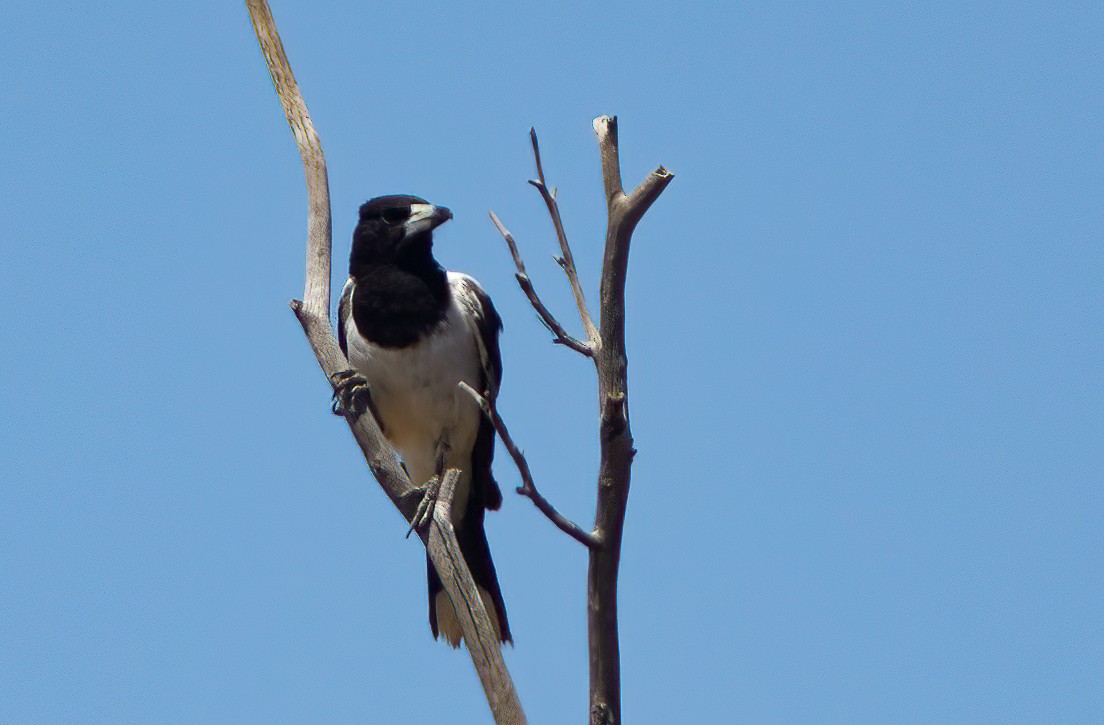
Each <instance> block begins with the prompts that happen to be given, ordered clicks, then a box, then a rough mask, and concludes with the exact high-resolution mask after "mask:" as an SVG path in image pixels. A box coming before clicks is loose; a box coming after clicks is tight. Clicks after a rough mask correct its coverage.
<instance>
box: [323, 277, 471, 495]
mask: <svg viewBox="0 0 1104 725" xmlns="http://www.w3.org/2000/svg"><path fill="white" fill-rule="evenodd" d="M345 326H346V327H345V329H346V339H347V341H348V355H349V362H350V363H351V364H352V366H353V367H354V368H355V369H356V370H357V371H358V372H360V373H361V374H362V375H364V376H365V377H366V378H367V379H368V384H369V387H370V389H371V393H372V402H373V404H374V405H375V406H376V410H377V411H378V412H379V417H380V419H381V421H380V422H381V423H382V424H383V427H384V429H385V431H386V432H387V437H388V438H389V439H390V440H391V442H392V444H393V445H394V446H395V447H396V448H397V449H398V450H399V453H400V454H402V457H403V460H404V462H405V463H406V465H407V468H408V470H409V471H410V475H411V478H412V479H413V480H414V483H415V484H422V483H424V482H425V481H427V480H428V479H429V478H430V477H432V476H433V474H434V473H435V470H434V469H435V464H436V460H435V450H436V445H437V442H438V441H439V440H444V441H445V442H447V444H448V447H449V449H450V451H451V452H450V455H449V456H448V458H447V459H446V464H447V465H448V466H450V467H452V466H455V467H459V468H462V469H464V470H467V469H468V468H470V457H471V449H472V446H474V445H475V436H476V433H477V431H478V429H479V416H480V415H481V414H480V412H479V408H478V406H476V404H475V402H474V401H473V400H472V399H471V398H470V397H469V396H468V395H467V394H466V393H465V392H464V391H463V390H461V389H460V388H459V387H458V383H459V382H460V381H461V380H463V381H464V382H466V383H468V384H469V385H471V386H472V387H474V388H476V389H477V390H478V389H479V382H480V377H481V366H480V358H479V350H478V347H477V343H476V342H475V339H474V338H473V336H472V332H471V328H470V327H469V326H468V324H467V322H466V321H465V319H464V317H463V310H462V309H461V307H460V306H459V305H458V304H457V303H456V300H455V299H453V300H452V301H451V303H450V306H449V309H448V311H447V313H446V315H445V319H444V320H443V321H442V322H441V323H440V324H439V325H438V326H437V328H436V329H435V330H434V331H433V332H432V333H431V334H430V335H428V336H427V337H426V338H425V339H423V340H421V341H420V342H417V343H415V344H413V345H411V346H409V347H405V348H400V349H389V348H384V347H380V346H378V345H376V344H374V343H372V342H369V341H368V340H366V339H365V338H364V337H362V336H361V335H360V333H359V331H358V330H357V329H356V322H355V321H354V320H353V319H352V315H349V316H348V317H347V318H346V320H345Z"/></svg>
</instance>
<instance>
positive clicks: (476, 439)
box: [334, 196, 512, 647]
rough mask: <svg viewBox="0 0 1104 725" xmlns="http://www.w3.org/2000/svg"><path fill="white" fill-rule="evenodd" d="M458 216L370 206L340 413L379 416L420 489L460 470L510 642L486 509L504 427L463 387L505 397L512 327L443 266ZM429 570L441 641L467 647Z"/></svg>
mask: <svg viewBox="0 0 1104 725" xmlns="http://www.w3.org/2000/svg"><path fill="white" fill-rule="evenodd" d="M451 218H452V213H451V212H450V211H449V210H448V209H446V208H444V207H440V206H433V205H432V204H429V203H428V202H426V201H425V200H424V199H420V198H418V197H416V196H381V197H377V198H375V199H372V200H370V201H368V202H367V203H365V204H364V205H362V206H361V207H360V221H359V222H358V223H357V226H356V230H355V231H354V232H353V247H352V253H351V254H350V256H349V281H348V282H346V283H345V287H344V289H343V290H342V293H341V301H340V303H339V305H338V327H337V331H338V341H339V343H340V344H341V350H342V351H343V352H344V353H345V356H346V357H347V358H348V359H349V363H350V364H351V365H352V367H353V370H352V371H349V372H347V373H344V374H339V375H340V376H341V377H340V378H339V379H338V381H337V385H336V386H335V392H334V412H335V413H339V414H340V413H344V412H345V411H348V410H354V411H357V412H363V411H364V410H365V409H367V410H370V411H371V412H372V414H373V415H374V416H375V418H376V420H377V422H378V423H379V425H380V429H381V430H382V431H383V433H384V435H386V436H387V438H388V440H390V441H391V443H392V444H393V445H394V446H395V448H396V449H397V450H398V451H399V454H400V455H401V456H402V459H403V463H404V464H405V466H406V470H407V472H408V473H409V474H410V478H411V481H412V482H413V483H414V484H415V485H416V486H427V485H428V484H430V482H431V481H434V480H439V477H440V476H441V475H442V474H443V473H444V471H445V470H447V469H449V468H457V469H459V470H460V471H461V475H460V478H459V481H458V482H457V484H456V488H455V493H454V497H453V502H452V520H453V524H454V526H455V528H456V537H457V539H458V541H459V543H460V550H461V552H462V553H463V555H464V560H465V561H466V562H467V564H468V568H470V569H471V572H472V577H473V578H474V579H475V583H476V585H477V586H478V588H479V592H480V595H481V596H482V598H483V604H484V606H486V608H487V612H488V614H490V619H491V622H492V624H493V625H494V626H495V634H496V635H497V636H498V639H499V640H500V641H502V642H509V641H512V639H511V636H510V626H509V624H508V622H507V620H506V608H505V606H504V604H503V601H502V592H501V590H500V589H499V586H498V577H497V575H496V574H495V568H494V563H493V562H492V561H491V551H490V547H489V546H488V544H487V536H486V534H485V532H484V530H483V514H484V512H485V511H486V510H488V509H489V510H491V511H494V510H497V509H498V508H499V506H501V504H502V493H501V491H500V490H499V488H498V484H497V483H495V480H494V478H493V477H492V476H491V460H492V458H493V457H494V435H495V433H494V427H493V425H492V424H491V423H490V422H489V421H488V420H487V419H486V418H485V417H484V416H483V415H482V413H481V411H480V410H479V406H478V405H477V403H476V402H475V400H474V399H473V398H472V397H471V396H470V395H468V394H467V393H466V392H465V391H464V390H462V389H461V388H460V387H459V383H460V382H464V383H467V384H468V385H469V386H471V387H472V388H474V389H475V390H477V391H480V392H482V393H483V395H484V396H485V397H486V398H487V400H489V401H493V400H494V398H495V396H496V395H497V393H498V386H499V382H500V381H501V379H502V359H501V356H500V353H499V346H498V335H499V332H500V331H501V330H502V322H501V320H500V319H499V317H498V313H497V312H495V308H494V306H493V305H492V304H491V299H490V297H488V296H487V293H486V292H484V291H483V288H482V287H480V286H479V283H478V282H476V281H475V280H474V279H472V278H471V277H469V276H467V275H465V274H459V273H457V272H447V271H445V270H444V269H443V268H442V267H441V266H440V265H439V264H438V263H437V260H436V259H434V257H433V230H434V229H436V228H437V227H438V226H440V225H441V224H443V223H445V222H446V221H448V220H449V219H451ZM435 477H436V479H435ZM426 568H427V571H428V578H429V624H430V627H431V628H432V630H433V636H434V638H437V637H438V636H439V635H443V636H444V638H445V640H446V641H447V642H448V643H449V644H451V645H452V646H453V647H458V646H459V645H460V639H461V635H460V624H459V621H458V620H457V617H456V612H455V611H454V610H453V607H452V603H451V602H450V601H449V598H448V596H447V595H446V594H445V592H444V590H443V589H442V587H441V581H440V579H439V578H438V576H437V572H436V570H435V569H434V568H433V565H432V563H430V562H429V561H428V557H427V561H426Z"/></svg>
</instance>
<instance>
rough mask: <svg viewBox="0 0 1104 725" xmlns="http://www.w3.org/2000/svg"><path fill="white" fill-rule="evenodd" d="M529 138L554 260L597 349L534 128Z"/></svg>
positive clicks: (598, 339)
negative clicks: (555, 246)
mask: <svg viewBox="0 0 1104 725" xmlns="http://www.w3.org/2000/svg"><path fill="white" fill-rule="evenodd" d="M529 140H530V141H531V142H532V144H533V159H534V160H535V161H536V164H537V178H536V179H535V180H534V179H530V180H529V183H530V184H532V185H533V187H534V188H535V189H536V190H537V191H539V192H540V195H541V198H542V199H544V205H545V206H546V207H548V216H550V217H552V226H553V227H554V228H555V230H556V239H557V240H558V241H559V243H560V255H561V256H560V257H559V258H558V259H557V260H556V261H557V262H558V263H559V265H560V268H561V269H563V271H564V274H566V275H567V281H568V283H569V284H570V285H571V292H572V294H574V295H575V306H576V307H578V308H579V319H580V320H582V322H583V329H584V330H586V334H587V341H588V343H589V347H590V349H591V350H597V349H598V348H599V347H601V345H602V338H601V337H600V336H599V335H598V328H597V327H595V326H594V320H592V319H591V318H590V311H589V310H588V309H587V303H586V296H585V295H584V294H583V287H582V285H580V284H579V273H578V272H577V271H576V269H575V257H574V256H572V254H571V245H569V244H568V243H567V233H566V232H564V227H563V219H561V218H560V205H559V204H558V203H557V202H556V191H555V189H553V190H551V191H549V189H548V185H547V184H546V183H545V181H544V165H543V164H542V163H541V156H540V145H539V144H538V143H537V130H536V129H535V128H530V129H529Z"/></svg>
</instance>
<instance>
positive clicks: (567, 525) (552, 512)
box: [460, 381, 602, 548]
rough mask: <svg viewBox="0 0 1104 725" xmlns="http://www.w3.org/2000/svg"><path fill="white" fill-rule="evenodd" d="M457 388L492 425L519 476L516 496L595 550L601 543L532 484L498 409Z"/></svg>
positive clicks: (467, 388) (526, 463)
mask: <svg viewBox="0 0 1104 725" xmlns="http://www.w3.org/2000/svg"><path fill="white" fill-rule="evenodd" d="M460 387H461V388H463V389H464V390H465V391H466V392H467V393H468V395H470V396H472V397H473V398H475V402H477V403H479V408H480V409H481V410H482V411H483V415H485V416H487V418H488V419H489V420H490V421H491V423H492V424H493V425H494V428H495V432H496V433H498V438H499V440H501V441H502V444H503V445H504V446H506V450H507V451H509V453H510V457H511V458H513V459H514V465H516V466H517V469H518V473H519V474H521V485H520V486H518V487H517V489H515V490H516V491H517V492H518V493H519V494H521V495H522V496H525V497H526V498H528V499H529V500H530V501H532V502H533V504H534V505H536V507H537V509H539V510H540V512H541V513H542V514H544V515H545V516H547V517H548V520H549V521H551V522H552V523H553V524H555V525H556V527H557V528H558V529H559V530H560V531H562V532H564V533H565V534H567V535H568V536H570V537H571V538H573V539H575V540H576V541H578V542H579V543H580V544H582V545H583V546H585V547H587V548H593V547H595V546H598V545H599V544H601V543H602V542H601V541H599V540H598V538H597V537H595V535H594V534H592V533H588V532H586V531H583V528H582V527H581V526H579V525H578V524H576V523H575V522H574V521H571V520H570V519H568V518H567V517H565V516H564V515H563V514H561V513H560V512H559V511H557V510H556V508H555V507H554V506H553V505H552V504H550V503H549V502H548V499H546V498H545V497H544V496H542V495H541V494H540V492H539V491H538V490H537V484H536V483H535V482H534V481H533V473H532V471H530V470H529V461H527V460H526V459H525V454H524V453H522V451H521V449H520V448H518V447H517V444H516V443H514V439H513V438H512V437H511V436H510V431H509V430H507V429H506V422H505V421H503V420H502V416H500V415H499V414H498V409H497V408H496V407H495V405H494V403H492V402H490V401H489V400H487V399H486V398H485V397H483V396H482V395H480V394H479V393H478V392H476V390H475V388H473V387H472V386H470V385H468V384H467V383H465V382H463V381H461V383H460Z"/></svg>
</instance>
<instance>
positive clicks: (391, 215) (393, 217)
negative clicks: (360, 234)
mask: <svg viewBox="0 0 1104 725" xmlns="http://www.w3.org/2000/svg"><path fill="white" fill-rule="evenodd" d="M381 216H382V217H383V220H384V221H385V222H387V223H388V224H401V223H402V222H404V221H406V217H407V212H406V210H405V209H385V210H384V212H383V214H381Z"/></svg>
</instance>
